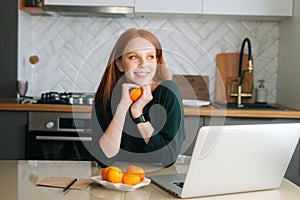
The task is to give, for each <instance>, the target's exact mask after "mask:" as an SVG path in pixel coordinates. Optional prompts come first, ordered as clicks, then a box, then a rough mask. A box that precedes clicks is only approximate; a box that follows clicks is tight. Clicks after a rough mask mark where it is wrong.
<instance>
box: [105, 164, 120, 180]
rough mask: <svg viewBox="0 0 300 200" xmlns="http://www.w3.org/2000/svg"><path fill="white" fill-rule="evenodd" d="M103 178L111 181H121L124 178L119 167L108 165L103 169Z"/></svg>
mask: <svg viewBox="0 0 300 200" xmlns="http://www.w3.org/2000/svg"><path fill="white" fill-rule="evenodd" d="M101 175H102V179H103V180H106V181H109V182H111V183H120V182H121V181H122V178H123V172H122V170H121V169H120V168H118V167H112V166H110V167H106V168H104V169H103V170H102V173H101Z"/></svg>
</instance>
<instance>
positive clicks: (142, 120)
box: [133, 114, 146, 124]
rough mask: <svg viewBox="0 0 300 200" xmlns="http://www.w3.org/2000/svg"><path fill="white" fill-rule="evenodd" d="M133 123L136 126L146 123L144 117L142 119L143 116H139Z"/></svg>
mask: <svg viewBox="0 0 300 200" xmlns="http://www.w3.org/2000/svg"><path fill="white" fill-rule="evenodd" d="M133 121H134V122H135V123H136V124H138V123H145V122H146V120H145V117H144V115H143V114H141V115H140V116H139V117H138V118H135V119H133Z"/></svg>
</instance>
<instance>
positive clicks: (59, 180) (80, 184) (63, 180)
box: [37, 177, 93, 190]
mask: <svg viewBox="0 0 300 200" xmlns="http://www.w3.org/2000/svg"><path fill="white" fill-rule="evenodd" d="M72 180H74V177H49V178H45V179H44V180H42V181H41V182H39V183H37V186H46V187H58V188H65V187H66V186H67V185H68V184H69V183H70V182H71V181H72ZM92 182H93V180H92V179H90V178H79V179H78V181H77V182H76V183H74V185H72V186H71V187H70V189H76V190H83V189H85V188H86V187H87V186H89V185H90V184H91V183H92Z"/></svg>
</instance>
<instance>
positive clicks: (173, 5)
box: [135, 0, 202, 14]
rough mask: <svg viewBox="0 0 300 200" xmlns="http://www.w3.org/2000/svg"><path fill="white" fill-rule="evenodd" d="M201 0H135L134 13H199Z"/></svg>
mask: <svg viewBox="0 0 300 200" xmlns="http://www.w3.org/2000/svg"><path fill="white" fill-rule="evenodd" d="M201 8H202V0H185V1H182V0H152V1H145V0H135V13H165V14H201Z"/></svg>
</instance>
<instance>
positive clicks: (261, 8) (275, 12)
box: [202, 0, 293, 16]
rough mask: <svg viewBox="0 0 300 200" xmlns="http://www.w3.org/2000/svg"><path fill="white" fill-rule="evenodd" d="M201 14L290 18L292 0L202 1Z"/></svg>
mask: <svg viewBox="0 0 300 200" xmlns="http://www.w3.org/2000/svg"><path fill="white" fill-rule="evenodd" d="M202 12H203V14H216V15H246V16H247V15H249V16H292V14H293V0H252V1H245V0H244V1H243V0H203V10H202Z"/></svg>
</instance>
